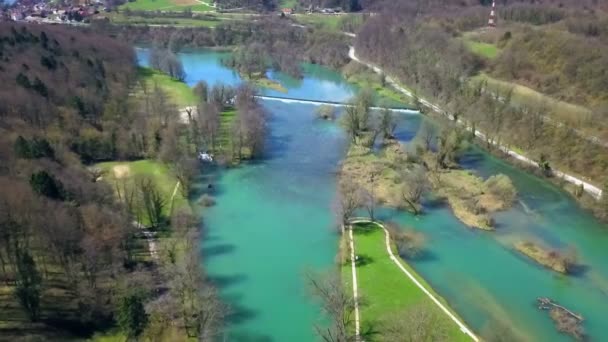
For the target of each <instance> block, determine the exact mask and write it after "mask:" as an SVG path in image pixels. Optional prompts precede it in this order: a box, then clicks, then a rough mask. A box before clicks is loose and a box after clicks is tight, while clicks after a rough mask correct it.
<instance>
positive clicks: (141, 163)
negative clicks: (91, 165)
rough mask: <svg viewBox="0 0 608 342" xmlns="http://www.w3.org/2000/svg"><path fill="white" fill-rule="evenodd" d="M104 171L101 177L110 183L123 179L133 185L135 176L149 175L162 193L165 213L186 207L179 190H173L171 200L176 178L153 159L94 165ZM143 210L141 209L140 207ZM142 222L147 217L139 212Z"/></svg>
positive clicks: (145, 221) (119, 182)
mask: <svg viewBox="0 0 608 342" xmlns="http://www.w3.org/2000/svg"><path fill="white" fill-rule="evenodd" d="M96 167H98V168H99V169H101V170H102V171H104V175H103V179H104V180H105V181H106V182H108V183H109V184H110V185H112V186H113V187H114V188H115V186H116V185H120V184H121V182H123V181H125V182H126V184H127V186H134V184H135V183H134V182H135V180H136V179H137V177H150V178H151V179H152V180H153V181H154V183H155V184H156V186H157V187H158V190H159V191H160V192H161V193H162V194H163V197H164V198H165V201H166V203H167V205H166V206H165V211H164V214H165V215H167V216H168V215H170V212H171V210H172V209H177V208H187V207H188V200H187V199H186V198H185V197H184V196H183V195H182V193H181V192H180V191H179V189H178V191H177V192H175V198H174V199H173V202H171V198H172V196H173V193H174V191H175V185H176V184H177V178H176V177H175V176H174V175H173V173H172V172H171V170H170V169H169V167H168V166H167V165H165V164H163V163H160V162H157V161H154V160H138V161H133V162H119V161H118V162H105V163H99V164H97V165H96ZM142 211H143V209H142ZM141 215H142V217H143V219H142V221H143V222H142V223H143V224H148V222H149V219H148V218H147V217H146V215H145V213H141Z"/></svg>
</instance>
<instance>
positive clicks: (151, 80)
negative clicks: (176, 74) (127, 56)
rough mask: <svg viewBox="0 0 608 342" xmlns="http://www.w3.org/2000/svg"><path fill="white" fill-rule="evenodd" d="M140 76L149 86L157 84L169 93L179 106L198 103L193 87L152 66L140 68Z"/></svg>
mask: <svg viewBox="0 0 608 342" xmlns="http://www.w3.org/2000/svg"><path fill="white" fill-rule="evenodd" d="M139 77H140V79H141V80H142V81H143V82H145V83H146V85H147V86H148V88H152V87H154V85H155V84H157V85H158V86H159V87H161V88H162V89H163V90H164V91H165V92H167V94H168V95H169V98H170V99H171V101H172V102H173V103H174V104H175V105H176V106H178V107H179V108H182V107H187V106H192V105H196V104H197V103H198V99H197V98H196V95H194V92H193V91H192V88H190V87H189V86H188V85H187V84H186V83H184V82H181V81H178V80H176V79H174V78H171V77H170V76H168V75H166V74H164V73H162V72H160V71H158V70H154V69H151V68H141V67H140V68H139Z"/></svg>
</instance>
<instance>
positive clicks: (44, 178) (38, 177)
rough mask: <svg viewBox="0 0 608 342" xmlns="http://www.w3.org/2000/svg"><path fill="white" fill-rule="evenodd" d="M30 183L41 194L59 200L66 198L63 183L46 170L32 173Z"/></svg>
mask: <svg viewBox="0 0 608 342" xmlns="http://www.w3.org/2000/svg"><path fill="white" fill-rule="evenodd" d="M30 185H31V186H32V189H33V190H34V191H35V192H36V193H38V194H40V195H43V196H46V197H48V198H52V199H57V200H63V199H64V191H63V184H61V182H60V181H59V180H57V179H55V177H53V175H51V174H49V173H48V172H46V171H39V172H36V173H34V174H32V176H31V177H30Z"/></svg>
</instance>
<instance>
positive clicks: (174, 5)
mask: <svg viewBox="0 0 608 342" xmlns="http://www.w3.org/2000/svg"><path fill="white" fill-rule="evenodd" d="M119 8H120V9H121V10H125V9H127V8H128V9H130V10H133V11H183V10H185V9H187V8H190V9H191V10H192V11H193V12H209V11H213V10H214V8H213V7H211V6H209V5H207V4H204V3H202V2H201V1H198V0H136V1H133V2H126V3H125V4H123V5H121V6H120V7H119Z"/></svg>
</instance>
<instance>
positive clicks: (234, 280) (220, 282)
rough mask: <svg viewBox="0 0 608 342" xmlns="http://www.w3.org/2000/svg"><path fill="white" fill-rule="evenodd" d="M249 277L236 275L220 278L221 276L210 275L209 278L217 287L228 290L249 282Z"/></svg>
mask: <svg viewBox="0 0 608 342" xmlns="http://www.w3.org/2000/svg"><path fill="white" fill-rule="evenodd" d="M247 278H248V277H247V276H246V275H245V274H235V275H228V276H219V275H215V276H214V275H210V276H208V279H209V281H210V282H211V283H212V284H213V285H215V286H217V287H218V288H221V289H222V290H223V289H226V288H227V287H230V286H234V285H237V284H240V283H242V282H244V281H245V280H247Z"/></svg>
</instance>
